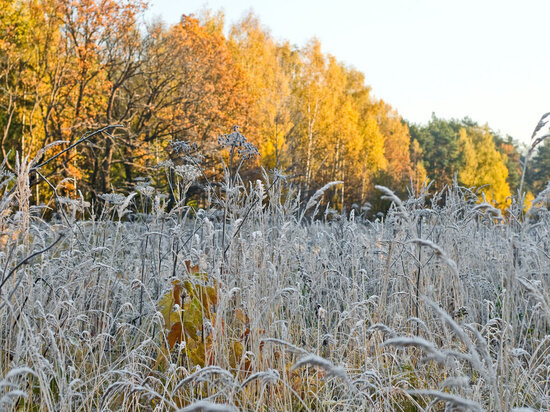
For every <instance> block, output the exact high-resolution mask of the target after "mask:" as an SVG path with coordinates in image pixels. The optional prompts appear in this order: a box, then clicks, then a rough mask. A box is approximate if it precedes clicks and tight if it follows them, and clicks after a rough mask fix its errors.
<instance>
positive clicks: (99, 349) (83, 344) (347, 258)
mask: <svg viewBox="0 0 550 412" xmlns="http://www.w3.org/2000/svg"><path fill="white" fill-rule="evenodd" d="M269 179H270V178H269V177H268V176H266V177H265V180H264V181H263V182H256V183H254V184H250V185H248V186H247V185H238V184H237V183H234V184H233V185H232V186H233V187H232V190H231V191H226V194H225V196H222V195H221V194H220V195H219V196H220V197H221V198H222V199H218V201H219V202H221V204H220V203H219V202H218V203H216V202H215V200H213V201H212V205H213V206H212V207H211V208H209V209H208V210H199V211H197V212H196V213H195V212H193V211H192V210H191V209H190V208H188V207H177V208H175V209H174V210H172V211H171V212H168V211H167V210H166V209H165V208H164V206H163V205H164V200H163V199H162V198H161V197H160V196H159V195H158V194H155V191H154V190H153V189H152V188H149V189H147V188H144V187H141V188H140V191H139V194H137V195H135V196H132V197H131V198H130V197H129V196H127V197H120V196H119V197H117V196H110V197H109V196H106V197H105V202H106V203H105V206H104V209H103V212H102V213H101V214H98V215H90V214H89V212H90V209H86V206H87V205H85V204H82V202H79V201H75V200H68V199H65V200H63V199H58V203H59V205H60V207H61V208H62V209H63V210H64V213H60V214H59V215H58V217H57V218H56V219H53V220H52V221H50V222H44V221H41V220H40V219H38V218H37V217H33V213H34V216H36V215H37V213H36V212H33V210H32V208H29V207H28V205H25V203H24V199H19V203H18V202H16V200H15V196H16V195H17V194H18V193H19V194H24V193H25V190H26V189H25V181H24V180H23V181H20V182H19V184H20V186H21V188H22V189H21V191H16V192H14V193H12V194H11V195H10V196H12V197H14V198H13V199H7V200H9V202H8V203H10V202H11V205H12V209H13V208H15V209H17V208H19V210H20V211H16V210H15V209H13V211H11V212H10V211H9V210H8V209H7V208H6V207H5V206H4V209H3V210H2V212H3V215H2V216H3V217H2V221H1V224H2V230H3V233H2V238H1V239H0V240H1V242H2V243H1V244H2V249H1V254H0V267H1V268H2V277H1V279H2V281H1V282H0V283H1V284H2V287H1V291H0V292H1V294H0V324H1V325H2V328H1V332H0V367H1V368H0V398H1V399H0V403H1V404H0V409H8V410H9V409H15V410H28V411H31V410H33V411H34V410H40V411H45V410H49V411H99V410H102V411H106V410H113V411H114V410H127V411H134V410H144V411H147V410H155V411H164V410H168V411H171V410H177V409H178V408H180V409H183V410H185V411H192V410H207V411H208V410H209V411H227V410H242V409H244V410H281V411H282V410H311V411H314V410H315V411H317V410H327V411H328V410H358V409H361V410H379V411H387V410H407V411H410V410H431V411H433V410H443V409H444V408H445V406H446V407H447V408H448V409H446V410H492V411H508V410H512V409H514V408H518V410H530V409H529V408H532V409H534V410H548V409H550V288H549V280H550V214H549V213H548V209H547V207H546V203H545V202H544V196H546V194H544V193H543V194H542V197H541V198H540V199H539V202H538V206H537V207H536V208H535V209H533V210H532V211H531V212H530V213H528V214H527V215H525V214H524V213H519V212H517V211H516V212H514V211H513V208H512V211H511V212H509V213H508V214H505V217H504V219H502V218H501V217H500V216H499V211H498V210H496V209H494V208H492V207H490V205H483V204H481V205H480V204H479V203H476V197H475V196H474V194H473V193H472V192H471V191H469V190H466V189H463V188H459V187H454V188H450V189H448V190H445V191H444V192H443V193H441V194H438V195H435V196H430V197H429V198H426V196H425V193H422V194H420V195H417V196H411V197H410V198H409V199H408V200H399V199H396V198H395V197H394V196H393V194H392V193H391V192H390V191H389V190H388V189H385V188H380V190H381V191H380V194H381V195H384V196H386V197H388V198H391V199H393V200H394V204H393V206H392V208H391V209H390V211H389V212H388V214H387V215H386V216H385V217H384V218H383V219H379V220H376V221H368V220H364V219H363V218H362V217H361V216H358V215H355V214H354V213H353V212H352V213H349V212H348V213H345V214H337V213H333V212H330V211H329V212H328V213H325V210H324V209H322V210H317V208H316V205H317V202H316V201H315V202H314V203H315V204H313V203H311V202H310V203H311V204H308V202H307V200H308V199H305V201H304V202H301V201H300V200H299V197H298V195H297V194H296V193H294V192H292V191H291V190H290V191H289V190H288V188H287V187H286V186H285V184H284V183H283V181H282V179H279V178H278V177H276V178H275V179H276V180H275V181H269ZM20 180H21V178H20ZM237 181H238V179H237V180H236V182H237ZM6 196H7V195H6ZM321 199H322V196H320V195H319V196H318V197H317V200H321ZM4 200H5V201H7V200H6V199H4ZM3 204H4V203H3ZM6 204H7V203H6ZM14 205H15V206H14ZM304 205H307V206H308V210H307V211H305V212H304V209H305V206H304ZM516 209H517V208H516ZM128 210H139V211H140V213H134V214H132V218H131V219H130V218H129V216H128V215H126V212H127V211H128ZM145 211H147V213H144V212H145ZM81 216H82V217H81ZM224 216H225V217H226V219H227V225H225V227H224V225H223V224H222V219H223V217H224ZM223 234H225V240H223V241H222V235H223ZM60 235H62V236H63V237H62V238H61V239H59V240H58V242H57V243H55V244H54V245H53V246H52V247H51V248H49V249H47V248H48V247H49V246H51V245H52V244H53V243H54V242H55V241H56V240H57V239H58V237H59V236H60ZM44 249H47V250H46V251H43V252H42V253H38V254H36V256H34V257H32V258H31V259H29V260H28V261H26V262H24V264H21V265H19V266H18V267H17V265H18V263H20V262H23V261H24V259H25V258H26V257H28V256H30V255H32V254H33V253H34V252H37V251H42V250H44ZM186 260H189V261H191V264H192V265H195V264H197V265H199V268H200V271H201V272H205V273H207V274H208V275H209V278H208V279H209V280H208V282H210V284H214V281H215V283H216V284H217V285H218V292H217V293H218V297H217V303H216V305H215V308H213V309H214V311H215V319H216V320H215V322H214V324H212V323H209V322H206V318H205V323H209V324H205V325H201V326H198V327H197V332H198V335H199V336H200V337H201V339H207V338H208V339H210V340H211V347H209V348H208V349H205V350H208V352H209V353H208V354H207V356H206V358H207V359H208V361H207V363H206V364H205V365H202V366H198V365H196V364H193V362H192V361H191V360H190V358H189V356H187V355H186V353H187V352H186V348H185V345H184V344H179V343H178V344H176V345H175V346H174V348H172V349H171V350H170V349H168V346H169V345H167V331H166V330H165V328H164V320H163V317H162V315H161V314H160V313H159V307H158V302H159V300H160V299H161V298H162V296H163V295H164V294H165V293H167V292H169V291H170V290H171V288H172V283H171V282H172V281H173V280H174V279H179V280H182V281H183V280H186V279H189V277H190V274H189V272H188V270H187V265H186ZM16 267H17V268H16ZM14 268H16V269H15V270H14ZM236 342H237V343H238V344H240V345H242V348H243V350H242V351H241V352H239V358H238V359H236V360H235V359H234V357H235V356H234V354H235V350H233V349H232V348H234V345H235V343H236ZM201 408H202V409H201ZM520 408H527V409H520Z"/></svg>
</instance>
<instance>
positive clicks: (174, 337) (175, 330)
mask: <svg viewBox="0 0 550 412" xmlns="http://www.w3.org/2000/svg"><path fill="white" fill-rule="evenodd" d="M176 342H183V327H182V325H181V322H176V323H174V324H173V325H172V329H170V332H169V333H168V345H169V346H170V349H172V348H173V347H174V345H175V344H176Z"/></svg>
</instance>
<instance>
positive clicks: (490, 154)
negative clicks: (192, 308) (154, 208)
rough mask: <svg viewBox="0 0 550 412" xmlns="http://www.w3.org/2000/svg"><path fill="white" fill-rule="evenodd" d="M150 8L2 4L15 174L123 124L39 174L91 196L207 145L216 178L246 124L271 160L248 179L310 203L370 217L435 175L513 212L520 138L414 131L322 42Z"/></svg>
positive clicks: (0, 0)
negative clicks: (149, 11) (20, 165)
mask: <svg viewBox="0 0 550 412" xmlns="http://www.w3.org/2000/svg"><path fill="white" fill-rule="evenodd" d="M145 8H146V4H145V2H142V1H141V0H127V1H118V0H101V1H100V0H79V1H70V0H0V10H2V13H1V14H0V133H1V151H2V157H3V158H4V159H6V158H7V160H8V162H7V165H8V167H11V168H13V167H14V166H13V165H14V163H15V156H16V153H17V152H19V153H23V154H29V155H30V156H31V157H32V156H34V155H36V154H37V153H39V151H40V149H42V148H43V147H44V146H46V145H48V144H50V143H52V142H56V141H65V142H67V143H64V145H65V146H66V145H67V144H71V143H74V142H75V141H76V139H78V138H79V137H80V136H82V135H83V134H85V133H86V132H88V131H90V130H93V129H96V128H99V127H102V126H105V125H108V124H121V125H123V126H124V128H122V129H117V131H116V132H113V133H106V134H103V135H102V137H101V138H96V139H93V140H90V141H89V142H87V143H86V144H82V145H79V146H78V147H76V148H75V149H74V150H72V151H70V152H67V153H66V154H65V155H63V156H61V157H60V158H58V159H56V162H51V163H49V164H48V165H47V166H46V167H45V168H46V169H47V170H44V171H43V174H44V175H47V176H48V178H49V179H50V181H51V182H53V183H54V184H56V185H58V186H59V187H58V190H59V192H60V193H64V194H68V195H70V194H72V193H74V192H75V188H79V189H80V190H82V192H84V193H87V194H89V195H90V196H94V195H97V194H99V193H104V192H109V191H111V190H112V188H113V187H114V188H121V187H126V186H129V185H131V184H132V182H134V180H135V179H136V178H137V177H140V176H146V175H151V176H152V177H153V178H154V179H155V181H156V183H157V184H158V185H162V184H163V182H164V181H163V176H164V175H163V174H160V173H158V171H156V170H155V169H154V166H155V165H156V164H158V163H159V162H160V161H162V160H166V159H167V158H172V160H173V161H174V162H176V163H177V161H178V159H177V158H176V157H175V154H173V153H172V152H171V151H170V150H169V143H170V141H177V140H183V141H191V142H196V143H197V144H198V147H199V148H200V151H201V153H202V154H203V155H205V159H204V164H203V167H204V169H205V171H206V172H207V173H209V174H210V175H212V177H213V175H216V174H219V173H220V169H219V167H218V166H216V165H217V164H219V162H216V159H218V158H219V155H220V154H221V152H220V149H219V147H218V146H217V144H216V138H217V136H219V135H220V134H221V133H226V132H228V131H230V130H231V129H232V127H233V126H234V125H240V126H241V129H240V130H241V131H242V132H243V133H244V134H245V135H246V136H247V138H248V139H249V140H251V141H252V142H253V143H254V144H255V145H256V146H257V147H258V148H259V150H260V153H261V157H260V158H259V160H258V161H257V163H256V164H255V165H254V166H253V168H252V169H250V170H248V171H247V173H249V174H250V175H253V174H254V173H257V172H258V169H259V167H260V166H263V167H264V168H267V169H272V168H278V169H280V170H282V171H283V172H284V173H285V174H287V176H288V178H289V179H291V180H292V181H293V182H294V184H296V185H297V186H299V187H300V188H301V190H302V191H304V192H308V191H312V190H315V189H316V188H319V187H320V186H322V185H324V184H326V183H327V182H329V181H335V180H341V181H344V185H340V186H338V187H337V189H334V191H333V192H332V193H331V202H332V203H333V205H335V206H336V207H341V206H342V205H344V204H346V205H351V204H356V205H363V204H364V203H365V202H367V201H369V200H371V199H373V190H374V189H373V188H374V185H375V184H383V185H387V186H389V187H392V188H394V189H396V190H398V191H401V192H405V191H406V190H407V187H411V188H415V189H418V188H419V187H420V186H421V185H422V184H423V183H424V182H425V181H426V179H430V180H433V181H434V187H435V188H441V187H442V186H443V185H445V184H448V183H451V182H452V180H453V179H454V177H455V176H457V179H458V181H459V182H460V183H462V184H464V185H467V186H480V185H489V186H488V187H487V188H486V190H485V191H486V197H487V198H488V199H489V200H492V201H494V202H496V203H498V204H501V205H503V204H505V203H506V202H507V198H508V197H509V196H510V194H511V193H512V192H513V191H514V190H515V189H516V188H517V185H518V182H519V175H520V155H519V153H518V147H517V144H516V143H515V142H514V141H513V140H512V139H510V138H507V139H506V140H504V139H502V138H500V137H498V136H496V135H495V134H494V133H492V132H491V130H490V129H489V128H488V127H481V126H479V125H477V124H475V123H473V122H471V121H469V120H468V119H465V120H462V121H455V120H451V121H446V120H442V119H438V118H436V117H435V116H434V117H433V118H432V120H431V121H430V122H429V123H428V124H427V125H424V126H419V125H409V124H407V122H405V121H404V120H403V119H402V118H401V116H400V115H399V114H398V112H397V111H396V110H395V109H393V108H392V107H391V106H390V105H388V104H387V103H386V102H384V101H383V100H380V99H377V98H375V97H374V96H373V95H372V92H371V89H370V88H369V87H368V86H367V85H366V83H365V78H364V75H363V74H362V73H361V72H359V71H357V70H355V69H353V68H350V67H347V66H346V65H344V64H342V63H341V62H339V61H337V60H336V58H335V57H333V56H331V55H328V54H326V53H323V51H322V49H321V44H320V43H319V41H317V40H312V41H310V42H309V43H308V44H307V45H306V46H304V47H296V46H294V45H292V44H290V43H289V42H285V41H276V40H275V39H274V38H273V37H272V36H271V35H270V33H269V31H267V30H266V29H265V28H264V27H263V26H262V25H261V24H260V22H259V21H258V19H257V18H256V17H254V16H253V15H249V16H247V17H245V18H244V19H242V20H241V21H240V22H238V23H237V24H235V25H233V26H231V27H230V28H229V30H227V31H226V30H225V29H224V22H223V17H222V16H221V15H216V14H209V13H205V14H204V15H203V16H201V17H200V18H195V17H193V16H182V18H181V21H180V22H179V23H178V24H175V25H172V26H166V25H165V24H163V23H162V22H156V23H149V24H146V23H145V22H144V20H143V13H144V10H145ZM224 33H228V34H227V35H225V34H224ZM419 98H421V97H419ZM65 146H61V147H65ZM55 150H59V147H58V148H53V149H51V150H50V152H49V153H54V152H55ZM541 153H542V154H541ZM47 155H48V153H45V154H44V155H43V156H46V157H47ZM537 156H538V157H537V158H535V162H534V164H536V165H538V166H536V167H534V168H533V170H534V172H533V173H530V175H529V176H528V178H529V182H528V183H530V184H531V186H532V188H533V189H535V190H540V188H541V187H543V186H544V184H545V182H546V180H548V177H549V174H550V169H549V168H548V167H547V166H548V164H549V163H550V161H549V160H548V159H550V146H544V147H543V148H542V149H541V150H540V151H539V155H537ZM541 156H542V157H541ZM537 167H538V168H537ZM46 189H47V188H44V189H43V190H46ZM37 195H38V196H40V193H39V192H38V194H37ZM37 201H38V199H37Z"/></svg>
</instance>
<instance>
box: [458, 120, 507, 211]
mask: <svg viewBox="0 0 550 412" xmlns="http://www.w3.org/2000/svg"><path fill="white" fill-rule="evenodd" d="M459 134H460V137H459V142H460V147H461V154H462V157H463V161H462V166H461V168H460V171H459V173H458V178H459V182H460V183H461V184H463V185H465V186H468V187H476V188H477V187H482V186H485V185H487V187H486V188H484V189H483V193H484V194H485V198H486V199H487V201H490V202H494V203H496V204H497V205H500V206H505V205H506V204H508V203H509V200H510V199H509V198H510V194H511V193H510V187H509V185H508V182H507V178H508V169H507V167H506V159H507V158H506V156H505V155H503V154H502V153H500V152H499V151H498V150H497V149H496V145H495V140H494V138H493V135H492V134H491V133H490V132H489V130H488V128H487V127H485V128H481V127H478V126H470V127H468V128H465V127H463V128H461V129H460V131H459Z"/></svg>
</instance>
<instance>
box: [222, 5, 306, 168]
mask: <svg viewBox="0 0 550 412" xmlns="http://www.w3.org/2000/svg"><path fill="white" fill-rule="evenodd" d="M229 41H230V45H231V48H232V51H233V53H234V56H235V59H236V61H237V63H238V64H239V65H240V66H241V67H242V69H243V70H244V72H245V75H246V88H247V91H248V93H249V95H250V98H251V104H249V105H248V107H247V108H246V116H247V118H246V123H245V124H244V126H245V128H246V129H247V130H248V135H249V138H250V139H251V141H253V142H254V143H255V144H256V145H257V146H258V147H259V148H260V151H261V153H262V156H261V162H262V165H263V166H264V167H266V168H268V169H271V168H274V167H279V168H287V167H288V166H289V159H288V156H287V154H286V149H287V147H286V143H287V139H288V134H289V132H290V131H291V130H292V127H293V123H292V120H291V112H290V99H291V85H290V78H291V75H292V73H293V72H294V65H295V63H296V62H297V53H296V52H294V51H292V50H291V47H290V46H289V45H288V44H287V43H283V44H278V43H277V42H275V40H274V39H273V38H272V36H271V35H270V33H269V32H268V31H267V30H266V29H265V28H263V27H262V26H261V25H260V22H259V20H258V18H257V17H255V16H254V15H253V14H249V15H247V16H246V17H245V18H243V19H242V20H241V21H240V22H238V23H237V24H235V25H233V26H232V27H231V30H230V34H229Z"/></svg>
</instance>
